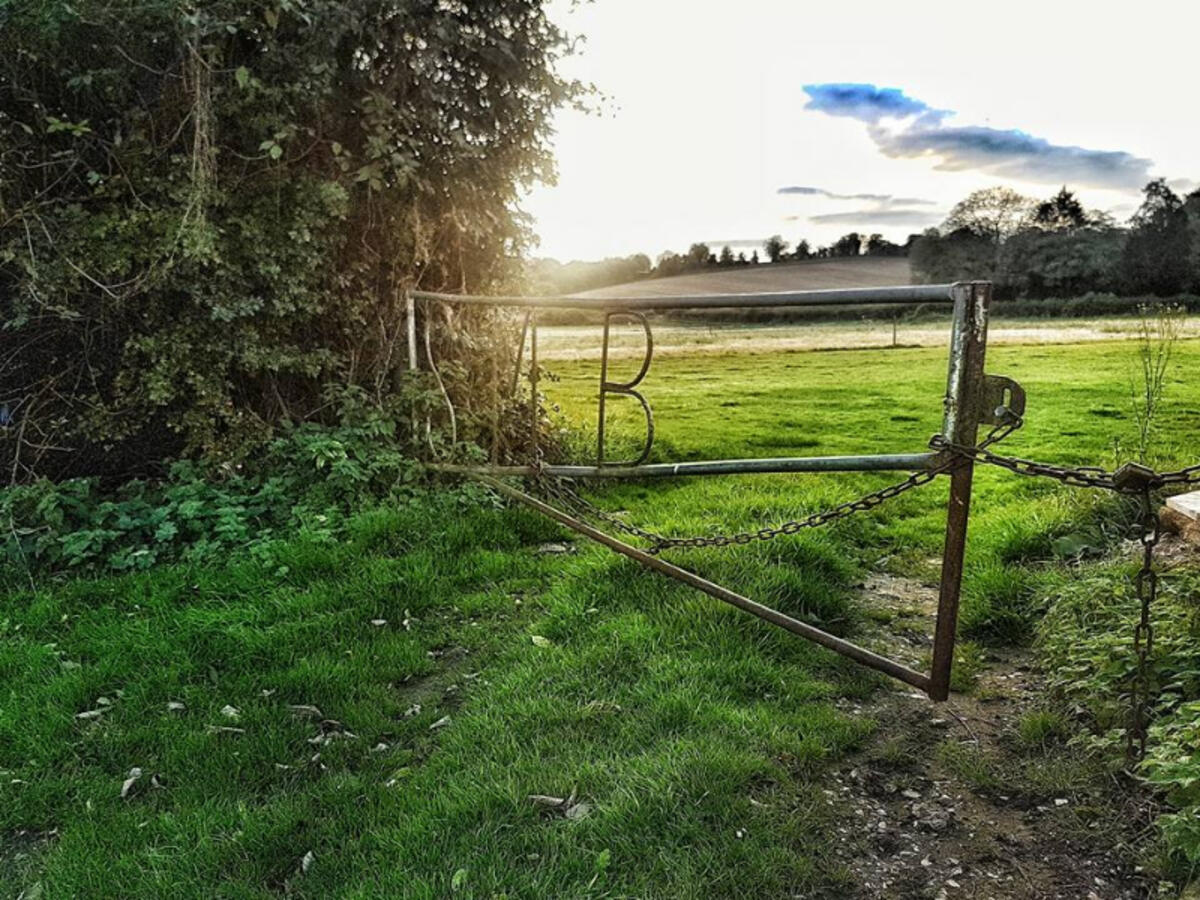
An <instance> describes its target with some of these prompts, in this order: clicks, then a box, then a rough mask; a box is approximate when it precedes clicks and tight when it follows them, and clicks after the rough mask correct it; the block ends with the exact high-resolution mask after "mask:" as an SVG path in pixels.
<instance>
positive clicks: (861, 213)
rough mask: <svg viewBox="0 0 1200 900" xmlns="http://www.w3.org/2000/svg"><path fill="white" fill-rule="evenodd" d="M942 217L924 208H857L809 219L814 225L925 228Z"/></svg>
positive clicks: (940, 214) (934, 223)
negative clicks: (907, 226) (909, 226)
mask: <svg viewBox="0 0 1200 900" xmlns="http://www.w3.org/2000/svg"><path fill="white" fill-rule="evenodd" d="M942 218H943V214H942V213H935V212H929V211H927V210H923V209H856V210H850V211H847V212H836V213H824V214H822V215H819V216H809V217H808V221H810V222H812V223H813V224H814V225H911V226H914V227H918V228H924V227H926V226H928V225H936V224H937V223H938V222H940V221H941V220H942Z"/></svg>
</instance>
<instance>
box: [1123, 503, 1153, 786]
mask: <svg viewBox="0 0 1200 900" xmlns="http://www.w3.org/2000/svg"><path fill="white" fill-rule="evenodd" d="M1150 491H1151V489H1150V487H1146V488H1145V489H1144V490H1143V491H1142V495H1141V517H1140V518H1139V520H1138V540H1139V541H1140V542H1141V545H1142V567H1141V569H1139V570H1138V573H1137V578H1136V581H1135V582H1134V583H1135V585H1136V587H1137V595H1138V604H1139V618H1138V623H1137V626H1136V627H1135V628H1134V629H1133V654H1134V656H1135V657H1136V660H1137V663H1136V665H1137V668H1136V669H1135V670H1134V674H1133V683H1132V685H1131V686H1130V690H1129V697H1130V704H1129V706H1130V709H1129V727H1128V728H1127V729H1126V730H1125V760H1126V762H1133V761H1134V760H1140V759H1142V758H1143V757H1144V756H1145V755H1146V730H1147V724H1148V723H1147V719H1148V711H1149V706H1150V654H1151V653H1152V652H1153V650H1154V625H1153V623H1152V622H1151V621H1150V609H1151V607H1152V606H1153V605H1154V602H1155V600H1157V599H1158V573H1157V572H1155V571H1154V549H1155V547H1157V546H1158V539H1159V537H1160V530H1159V521H1158V514H1157V513H1156V512H1155V511H1154V503H1153V499H1152V497H1151V496H1150Z"/></svg>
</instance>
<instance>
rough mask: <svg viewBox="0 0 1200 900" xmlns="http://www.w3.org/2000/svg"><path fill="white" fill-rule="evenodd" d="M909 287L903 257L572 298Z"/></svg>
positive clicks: (718, 275)
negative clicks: (887, 286) (905, 285)
mask: <svg viewBox="0 0 1200 900" xmlns="http://www.w3.org/2000/svg"><path fill="white" fill-rule="evenodd" d="M910 283H912V270H911V268H910V266H909V264H908V260H907V259H906V258H904V257H873V258H872V257H859V258H858V259H816V260H807V261H805V262H796V263H775V264H774V265H758V266H744V267H740V268H735V269H711V270H709V271H707V272H695V273H692V274H689V275H676V276H674V277H672V278H648V279H645V280H644V281H634V282H630V283H628V284H618V285H613V286H611V287H605V288H596V289H595V290H591V291H583V292H581V293H579V294H576V295H575V296H577V297H589V298H595V299H597V300H604V299H607V298H612V297H673V296H680V295H684V294H740V293H762V292H767V291H805V290H822V289H831V288H858V287H882V286H886V285H898V284H910Z"/></svg>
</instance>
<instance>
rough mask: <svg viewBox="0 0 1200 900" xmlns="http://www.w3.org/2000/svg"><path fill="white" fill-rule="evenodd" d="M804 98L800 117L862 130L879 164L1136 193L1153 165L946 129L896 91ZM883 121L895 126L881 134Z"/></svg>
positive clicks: (853, 90) (864, 87)
mask: <svg viewBox="0 0 1200 900" xmlns="http://www.w3.org/2000/svg"><path fill="white" fill-rule="evenodd" d="M804 91H805V93H806V94H808V96H809V101H808V103H807V105H806V107H805V108H806V109H813V110H817V111H819V112H823V113H826V114H827V115H832V116H849V117H851V118H855V119H858V120H859V121H862V122H865V123H866V124H867V126H868V132H869V134H870V135H871V138H872V140H874V141H875V144H876V145H877V146H878V147H879V149H880V150H881V151H883V153H884V154H886V155H887V156H890V157H894V158H905V159H914V158H921V157H927V158H931V159H934V160H936V164H935V168H937V169H941V170H943V171H952V172H960V171H967V170H971V171H978V172H984V173H986V174H988V175H992V176H997V177H1002V178H1012V179H1016V180H1021V181H1031V182H1037V183H1039V184H1071V185H1075V186H1079V187H1093V188H1108V189H1112V190H1138V189H1140V188H1141V187H1142V186H1143V185H1144V184H1145V183H1146V182H1147V181H1149V180H1150V167H1151V166H1152V165H1153V161H1152V160H1149V159H1146V158H1144V157H1140V156H1135V155H1133V154H1132V153H1126V152H1125V151H1124V150H1092V149H1090V148H1087V147H1077V146H1072V145H1066V144H1055V143H1052V142H1050V141H1048V140H1046V139H1045V138H1041V137H1037V136H1036V135H1032V134H1028V133H1027V132H1024V131H1021V130H1019V129H1016V128H1009V129H1001V128H989V127H985V126H978V125H969V126H948V125H946V124H944V122H943V119H944V118H945V117H946V116H948V115H951V111H950V110H941V109H934V108H933V107H931V106H929V104H927V103H925V102H924V101H922V100H918V99H916V98H915V97H909V96H907V95H906V94H905V93H904V92H903V91H901V90H900V89H898V88H880V87H876V86H875V85H872V84H843V83H836V84H810V85H805V86H804ZM885 119H892V120H897V122H893V123H891V125H890V126H887V125H885V124H883V120H885ZM864 199H865V198H864Z"/></svg>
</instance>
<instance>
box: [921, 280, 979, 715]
mask: <svg viewBox="0 0 1200 900" xmlns="http://www.w3.org/2000/svg"><path fill="white" fill-rule="evenodd" d="M991 295H992V286H991V285H990V284H987V283H985V282H971V283H968V284H959V285H955V287H954V326H953V331H952V333H951V336H950V370H949V373H948V375H947V378H946V401H945V406H946V417H945V421H944V422H943V427H942V433H943V435H944V436H945V438H946V439H947V440H949V441H951V442H953V443H956V444H964V445H967V446H974V444H975V440H976V437H977V435H978V432H979V423H980V421H981V419H983V409H984V403H985V402H986V401H987V399H988V398H987V397H986V396H985V391H984V384H985V380H984V379H985V376H984V371H983V366H984V357H985V354H986V351H987V315H988V306H989V304H990V303H991ZM973 476H974V462H973V461H972V460H969V459H967V460H962V461H960V463H959V465H958V466H956V467H955V469H954V470H953V471H952V472H951V474H950V499H949V501H948V502H947V505H946V540H945V545H944V547H943V549H942V577H941V584H940V586H939V588H938V608H937V621H936V623H935V625H934V634H933V664H932V667H931V671H930V684H929V696H930V697H931V698H932V699H934V700H945V699H946V698H947V697H948V696H949V695H950V672H951V669H952V668H953V666H954V641H955V635H956V633H957V629H958V603H959V597H960V596H961V593H962V575H963V562H964V558H965V556H966V550H967V524H968V521H969V518H970V513H971V481H972V478H973Z"/></svg>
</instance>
